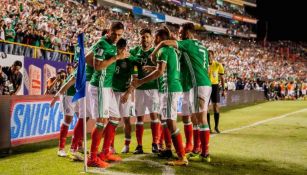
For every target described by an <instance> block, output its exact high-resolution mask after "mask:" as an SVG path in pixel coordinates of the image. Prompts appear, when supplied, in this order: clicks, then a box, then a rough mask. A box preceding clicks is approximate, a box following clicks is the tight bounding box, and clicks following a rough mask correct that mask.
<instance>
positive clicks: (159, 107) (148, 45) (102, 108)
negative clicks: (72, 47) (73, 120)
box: [62, 22, 211, 168]
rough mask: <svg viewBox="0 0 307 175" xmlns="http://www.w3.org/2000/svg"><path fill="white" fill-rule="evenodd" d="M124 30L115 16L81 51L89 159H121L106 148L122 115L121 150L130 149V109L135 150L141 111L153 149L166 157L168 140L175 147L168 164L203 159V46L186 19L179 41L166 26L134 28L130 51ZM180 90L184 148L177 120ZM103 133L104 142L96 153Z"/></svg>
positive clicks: (104, 163) (206, 93)
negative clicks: (86, 82) (136, 32)
mask: <svg viewBox="0 0 307 175" xmlns="http://www.w3.org/2000/svg"><path fill="white" fill-rule="evenodd" d="M124 32H125V31H124V25H123V24H122V23H121V22H114V23H112V25H111V27H110V29H109V30H108V32H107V34H106V35H105V36H103V37H102V38H101V39H100V40H99V41H98V42H97V43H96V44H95V45H94V46H92V47H91V49H90V52H89V53H88V54H87V56H86V61H87V80H89V85H88V89H87V92H88V93H87V97H89V100H90V101H89V102H87V103H88V104H87V106H90V109H91V110H90V111H89V112H90V114H88V115H87V116H88V117H92V118H94V119H95V120H96V125H95V127H94V129H93V131H92V143H91V148H90V155H89V159H88V162H87V164H88V166H92V167H101V168H105V167H108V166H109V164H108V162H112V161H121V158H120V157H119V156H118V155H115V154H114V152H113V151H110V147H113V148H114V146H113V144H114V137H115V130H116V127H117V125H118V123H119V121H120V120H121V119H123V121H124V129H125V145H124V147H123V149H122V153H128V152H129V144H130V140H131V123H130V117H131V116H133V115H135V116H136V117H137V122H136V138H137V144H138V145H137V147H136V149H135V151H134V154H142V153H143V152H144V151H143V144H142V136H143V132H144V126H143V122H144V116H145V115H146V114H149V116H150V119H151V131H152V152H153V153H158V156H159V157H162V158H170V157H172V151H171V146H172V145H173V146H174V148H175V150H176V153H177V156H178V159H177V160H175V161H169V162H168V163H167V164H168V165H178V166H180V165H188V159H190V160H192V161H206V162H210V155H209V138H210V130H209V126H208V123H207V117H206V114H207V111H208V104H209V100H210V94H211V82H210V79H209V75H208V65H209V59H208V51H207V49H206V48H205V47H204V46H203V45H202V44H201V42H200V41H197V40H195V39H194V37H193V36H194V34H195V31H194V25H193V24H192V23H186V24H183V25H182V26H181V27H180V29H179V34H180V40H174V39H173V38H171V33H170V31H169V30H168V29H167V28H162V29H159V30H157V31H155V32H154V33H153V31H151V30H150V29H147V28H144V29H142V30H141V31H140V33H139V34H140V35H139V36H140V46H136V47H135V48H133V49H131V50H130V51H129V52H128V51H127V48H126V45H127V41H126V40H125V39H123V38H122V35H123V33H124ZM128 42H129V41H128ZM153 42H154V45H155V47H153ZM66 89H67V88H66ZM66 89H63V90H62V93H63V92H65V90H66ZM181 97H183V104H182V114H183V122H184V125H185V126H184V128H185V129H184V132H185V136H186V137H187V139H186V140H187V142H186V147H184V145H183V141H182V136H181V133H180V131H179V128H178V127H177V111H178V101H179V98H181ZM63 102H64V101H63ZM63 102H62V103H63ZM65 102H66V101H65ZM134 103H135V105H134ZM134 106H135V109H134ZM161 124H162V125H163V127H162V126H161ZM82 129H83V128H82ZM82 129H79V131H81V130H82ZM82 131H83V130H82ZM76 133H77V135H78V132H76ZM74 137H75V136H74ZM102 138H103V141H104V142H103V147H102V150H101V151H100V152H99V151H98V149H99V148H98V147H99V145H100V142H101V140H102ZM78 140H82V138H81V137H80V139H78ZM163 142H165V146H166V147H165V149H163ZM192 142H194V143H192Z"/></svg>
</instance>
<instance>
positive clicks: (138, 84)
mask: <svg viewBox="0 0 307 175" xmlns="http://www.w3.org/2000/svg"><path fill="white" fill-rule="evenodd" d="M131 86H132V87H134V88H138V87H139V86H141V81H140V80H139V79H137V78H134V79H133V80H132V82H131Z"/></svg>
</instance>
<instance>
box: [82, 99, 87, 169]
mask: <svg viewBox="0 0 307 175" xmlns="http://www.w3.org/2000/svg"><path fill="white" fill-rule="evenodd" d="M83 100H84V102H83V107H84V108H83V109H84V116H83V138H84V139H83V140H84V172H85V173H86V172H87V142H86V139H87V138H86V133H87V128H86V97H85V98H84V99H83Z"/></svg>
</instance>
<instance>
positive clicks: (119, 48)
mask: <svg viewBox="0 0 307 175" xmlns="http://www.w3.org/2000/svg"><path fill="white" fill-rule="evenodd" d="M116 47H117V52H119V53H120V52H123V51H124V50H125V49H126V47H127V40H125V39H123V38H121V39H119V40H118V41H117V43H116Z"/></svg>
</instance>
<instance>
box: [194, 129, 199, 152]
mask: <svg viewBox="0 0 307 175" xmlns="http://www.w3.org/2000/svg"><path fill="white" fill-rule="evenodd" d="M193 142H194V146H193V152H198V151H199V150H200V137H199V128H198V126H197V125H195V126H194V127H193Z"/></svg>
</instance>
